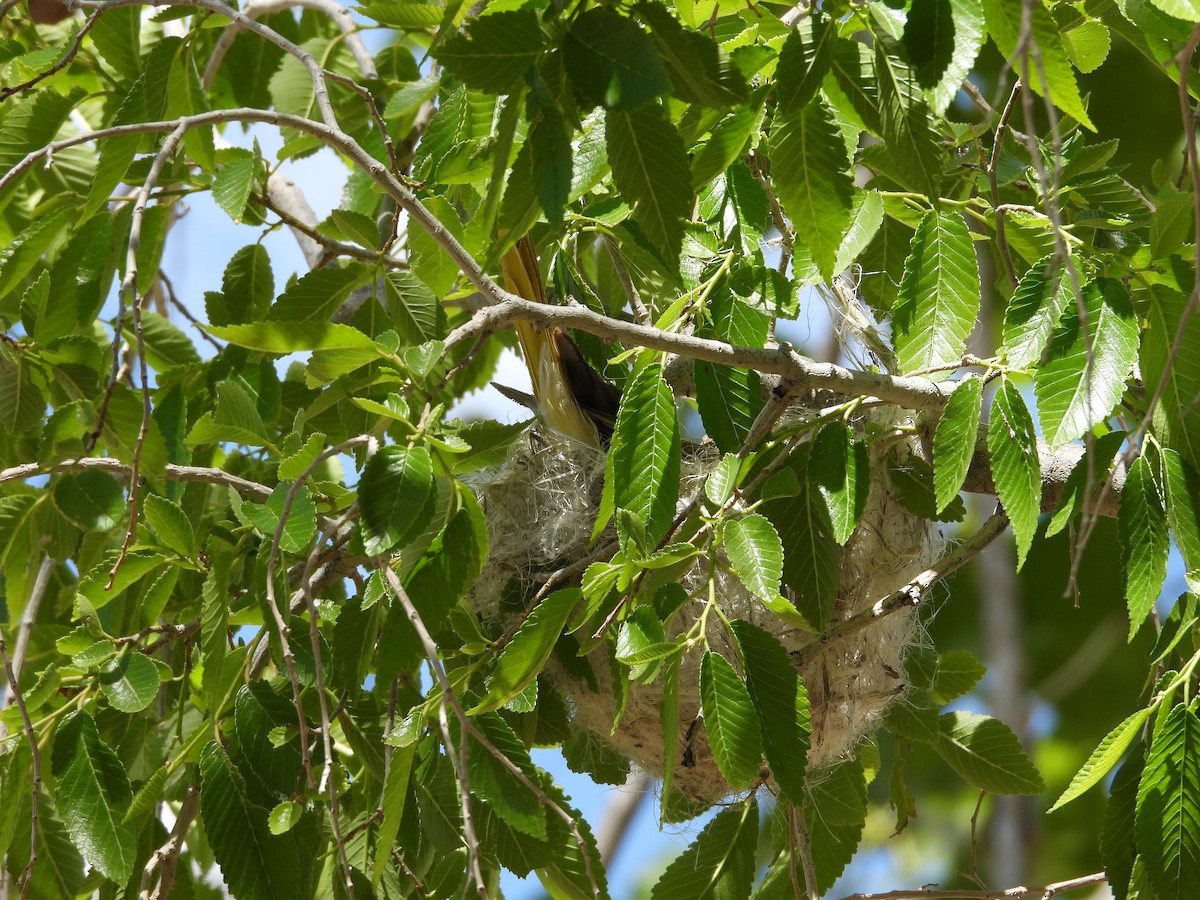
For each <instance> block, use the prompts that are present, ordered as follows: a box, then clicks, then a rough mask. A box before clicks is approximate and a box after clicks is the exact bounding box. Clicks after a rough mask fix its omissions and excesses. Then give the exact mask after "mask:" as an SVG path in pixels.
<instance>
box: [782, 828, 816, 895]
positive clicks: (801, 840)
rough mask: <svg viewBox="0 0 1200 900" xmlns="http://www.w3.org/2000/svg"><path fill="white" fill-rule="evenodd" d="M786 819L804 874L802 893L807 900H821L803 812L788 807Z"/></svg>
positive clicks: (810, 842)
mask: <svg viewBox="0 0 1200 900" xmlns="http://www.w3.org/2000/svg"><path fill="white" fill-rule="evenodd" d="M788 819H789V821H790V824H791V826H792V832H793V834H795V837H796V841H795V854H796V855H797V856H799V857H800V868H801V869H802V870H803V872H804V893H805V894H806V895H807V897H808V900H821V891H820V890H819V889H818V887H817V866H816V864H815V863H814V862H813V854H812V838H811V837H810V836H809V833H808V822H807V821H806V820H805V818H804V810H803V809H797V808H796V807H795V806H791V807H789V808H788Z"/></svg>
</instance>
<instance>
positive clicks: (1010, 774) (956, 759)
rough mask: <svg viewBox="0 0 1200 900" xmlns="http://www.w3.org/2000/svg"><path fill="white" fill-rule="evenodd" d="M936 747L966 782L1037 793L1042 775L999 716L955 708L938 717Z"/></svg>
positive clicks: (984, 788)
mask: <svg viewBox="0 0 1200 900" xmlns="http://www.w3.org/2000/svg"><path fill="white" fill-rule="evenodd" d="M939 725H940V730H941V735H942V736H941V740H940V741H939V742H938V744H937V745H936V746H937V750H938V753H940V754H941V756H942V758H943V759H945V760H946V762H948V763H949V764H950V767H951V768H952V769H954V771H956V772H957V773H958V774H959V775H961V776H962V777H963V778H964V779H966V781H967V783H969V784H970V785H972V786H973V787H977V788H979V789H980V790H981V791H987V792H988V793H991V794H1037V793H1040V792H1041V791H1043V790H1045V788H1046V786H1045V784H1044V783H1043V782H1042V776H1041V775H1039V774H1038V771H1037V769H1036V768H1035V767H1034V765H1033V762H1032V760H1030V759H1029V757H1028V756H1026V755H1025V751H1024V750H1023V749H1022V748H1021V741H1020V740H1019V739H1018V738H1017V736H1016V735H1015V734H1013V731H1012V729H1011V728H1009V727H1008V726H1007V725H1005V724H1004V723H1003V722H1001V721H1000V720H999V719H993V718H991V717H990V716H981V715H977V714H976V713H969V712H952V713H947V714H946V715H944V716H942V717H941V719H940V720H939Z"/></svg>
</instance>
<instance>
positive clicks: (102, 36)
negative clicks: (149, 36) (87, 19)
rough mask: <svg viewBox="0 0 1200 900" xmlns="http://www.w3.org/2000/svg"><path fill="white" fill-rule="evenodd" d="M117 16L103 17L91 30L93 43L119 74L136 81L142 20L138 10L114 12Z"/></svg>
mask: <svg viewBox="0 0 1200 900" xmlns="http://www.w3.org/2000/svg"><path fill="white" fill-rule="evenodd" d="M113 12H115V13H116V15H114V16H111V17H110V16H101V17H100V18H99V19H98V20H97V21H96V26H95V28H93V30H92V35H91V37H92V40H93V41H95V43H96V49H97V50H99V51H100V55H101V56H102V57H104V61H105V62H106V63H108V64H109V65H110V66H112V67H113V69H114V70H115V71H116V72H117V74H118V75H120V76H121V78H123V79H125V80H127V81H133V80H135V79H136V78H137V77H138V75H140V74H141V71H142V66H141V59H140V57H141V42H140V36H141V31H142V18H141V16H139V15H137V10H135V9H118V10H113Z"/></svg>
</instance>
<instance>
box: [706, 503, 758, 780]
mask: <svg viewBox="0 0 1200 900" xmlns="http://www.w3.org/2000/svg"><path fill="white" fill-rule="evenodd" d="M763 521H764V522H765V521H766V520H765V519H764V520H763ZM700 703H701V710H702V711H703V714H704V730H705V733H706V734H707V735H708V743H709V746H710V747H711V748H712V754H713V759H714V760H716V763H717V768H718V769H720V770H721V774H722V775H724V776H725V780H726V781H727V782H729V786H730V787H732V788H733V789H734V790H745V789H746V788H748V787H750V786H751V785H752V784H753V783H754V781H755V779H756V778H758V764H759V760H760V759H761V758H762V740H761V738H760V736H759V729H758V720H757V718H756V717H755V714H754V704H753V703H752V702H751V700H750V693H749V691H747V690H746V686H745V685H744V684H742V680H741V678H739V677H738V674H737V672H736V671H735V670H734V668H733V666H732V665H731V664H730V662H729V660H727V659H725V657H723V656H721V655H719V654H717V653H714V652H712V651H711V650H710V651H708V652H706V653H705V654H704V657H703V658H702V659H701V661H700Z"/></svg>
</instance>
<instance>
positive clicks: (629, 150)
mask: <svg viewBox="0 0 1200 900" xmlns="http://www.w3.org/2000/svg"><path fill="white" fill-rule="evenodd" d="M605 136H606V140H607V146H608V161H609V164H610V165H611V166H612V175H613V181H614V182H615V183H616V185H617V188H618V189H619V190H620V191H621V193H622V194H623V195H624V197H625V199H626V201H627V202H630V203H632V204H633V205H634V219H635V221H636V222H637V223H638V224H639V225H640V226H641V228H642V231H643V232H644V233H645V235H646V237H647V238H648V239H649V241H650V243H651V244H653V246H654V247H655V248H656V249H657V250H658V251H659V252H660V253H662V254H663V256H664V257H666V259H667V261H668V263H669V264H672V265H673V264H674V260H677V259H678V257H679V251H680V247H681V245H682V242H683V230H684V229H683V223H684V221H685V220H686V219H688V218H689V216H690V214H691V211H692V202H693V196H692V179H691V172H690V169H689V168H688V157H687V150H686V148H685V146H684V143H683V138H681V137H680V136H679V132H678V131H677V130H676V128H675V126H674V125H672V124H671V122H670V120H668V119H667V117H666V116H665V115H664V114H663V112H662V110H661V109H659V108H658V107H657V106H646V107H643V108H641V109H636V110H633V111H630V112H624V111H620V110H616V109H613V110H609V112H608V115H607V117H606V119H605Z"/></svg>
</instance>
